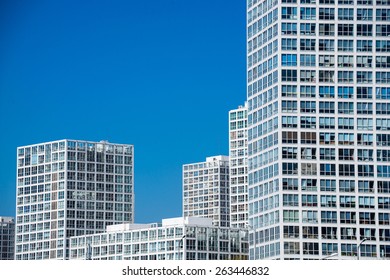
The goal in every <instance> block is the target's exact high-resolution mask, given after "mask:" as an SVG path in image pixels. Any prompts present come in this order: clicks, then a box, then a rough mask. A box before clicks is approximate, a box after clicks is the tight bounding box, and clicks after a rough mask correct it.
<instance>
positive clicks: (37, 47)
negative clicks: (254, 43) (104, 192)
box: [0, 0, 246, 223]
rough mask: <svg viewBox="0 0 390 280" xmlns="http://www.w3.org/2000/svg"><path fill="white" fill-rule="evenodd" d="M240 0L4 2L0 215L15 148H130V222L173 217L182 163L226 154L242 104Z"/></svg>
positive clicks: (0, 19)
mask: <svg viewBox="0 0 390 280" xmlns="http://www.w3.org/2000/svg"><path fill="white" fill-rule="evenodd" d="M245 2H246V1H244V0H196V1H194V0H191V1H190V0H148V1H140V0H127V1H125V0H123V1H73V0H70V1H69V0H66V1H65V0H56V1H51V0H40V1H38V0H37V1H36V0H26V1H18V0H2V1H0V42H1V44H0V133H1V138H0V144H1V145H0V146H1V161H0V216H14V215H15V188H16V187H15V181H16V147H17V146H22V145H29V144H34V143H39V142H46V141H52V140H58V139H65V138H68V139H80V140H91V141H100V140H108V141H110V142H113V143H127V144H134V149H135V208H136V210H135V211H136V212H135V219H136V222H137V223H144V222H155V221H159V220H160V219H162V218H167V217H175V216H180V215H181V207H182V202H181V196H182V189H181V188H182V183H181V180H182V175H181V168H182V165H183V164H185V163H192V162H198V161H203V160H204V159H205V157H207V156H212V155H218V154H228V111H229V110H231V109H235V108H236V107H237V106H238V105H241V104H243V102H244V101H245V98H246V90H245V77H246V74H245V34H246V32H245Z"/></svg>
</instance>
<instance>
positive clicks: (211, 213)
mask: <svg viewBox="0 0 390 280" xmlns="http://www.w3.org/2000/svg"><path fill="white" fill-rule="evenodd" d="M183 216H184V217H204V218H211V219H213V224H214V225H215V226H221V227H228V226H229V157H227V156H214V157H207V158H206V161H205V162H199V163H192V164H185V165H183Z"/></svg>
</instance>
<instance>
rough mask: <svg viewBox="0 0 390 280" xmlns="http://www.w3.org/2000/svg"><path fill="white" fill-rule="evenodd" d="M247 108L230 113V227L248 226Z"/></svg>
mask: <svg viewBox="0 0 390 280" xmlns="http://www.w3.org/2000/svg"><path fill="white" fill-rule="evenodd" d="M247 140H248V135H247V107H246V106H239V107H238V109H235V110H231V111H230V112H229V160H230V163H229V167H230V171H229V176H230V226H231V227H235V228H237V227H240V228H245V227H247V226H248V180H247V178H248V176H247V175H248V173H247V159H248V153H247V150H248V148H247V147H248V143H247Z"/></svg>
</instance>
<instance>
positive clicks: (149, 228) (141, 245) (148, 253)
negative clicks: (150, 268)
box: [70, 217, 248, 260]
mask: <svg viewBox="0 0 390 280" xmlns="http://www.w3.org/2000/svg"><path fill="white" fill-rule="evenodd" d="M70 248H71V253H70V259H84V260H85V259H90V260H247V259H248V232H247V230H245V229H229V228H224V227H215V226H213V225H212V219H210V218H195V217H186V218H172V219H163V220H162V223H154V224H123V225H113V226H109V227H108V228H107V231H106V232H105V233H99V234H93V235H86V236H79V237H72V238H71V239H70Z"/></svg>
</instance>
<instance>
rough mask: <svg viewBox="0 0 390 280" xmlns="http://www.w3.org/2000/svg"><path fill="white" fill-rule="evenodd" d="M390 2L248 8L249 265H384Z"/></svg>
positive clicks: (286, 0)
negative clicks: (326, 261) (329, 260)
mask: <svg viewBox="0 0 390 280" xmlns="http://www.w3.org/2000/svg"><path fill="white" fill-rule="evenodd" d="M389 5H390V1H388V0H365V1H359V0H357V1H353V0H318V1H312V0H281V1H277V0H259V1H257V0H248V1H247V102H248V184H249V185H248V192H249V224H250V259H319V258H323V257H326V256H329V255H336V254H337V258H342V259H356V258H361V259H374V258H390V226H389V224H390V222H389V215H390V182H389V179H390V165H389V162H390V149H389V148H390V133H389V132H390V117H389V114H390V103H389V101H390V70H389V68H390V56H389V53H390V37H389V36H390V9H389Z"/></svg>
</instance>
